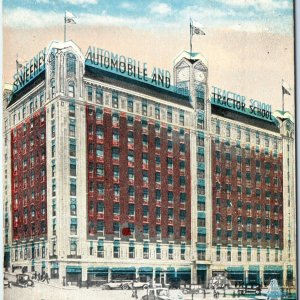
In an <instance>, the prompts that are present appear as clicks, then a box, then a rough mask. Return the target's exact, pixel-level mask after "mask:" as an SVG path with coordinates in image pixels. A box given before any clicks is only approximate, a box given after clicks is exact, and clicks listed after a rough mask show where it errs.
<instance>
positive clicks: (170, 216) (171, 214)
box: [168, 208, 174, 220]
mask: <svg viewBox="0 0 300 300" xmlns="http://www.w3.org/2000/svg"><path fill="white" fill-rule="evenodd" d="M173 217H174V210H173V208H168V220H173Z"/></svg>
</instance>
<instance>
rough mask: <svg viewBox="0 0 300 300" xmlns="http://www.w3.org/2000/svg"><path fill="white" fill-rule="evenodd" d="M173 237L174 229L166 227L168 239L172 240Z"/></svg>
mask: <svg viewBox="0 0 300 300" xmlns="http://www.w3.org/2000/svg"><path fill="white" fill-rule="evenodd" d="M173 235H174V228H173V226H168V237H169V238H172V237H173Z"/></svg>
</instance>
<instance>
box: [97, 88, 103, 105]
mask: <svg viewBox="0 0 300 300" xmlns="http://www.w3.org/2000/svg"><path fill="white" fill-rule="evenodd" d="M96 103H97V104H101V105H103V90H102V89H101V88H99V87H97V88H96Z"/></svg>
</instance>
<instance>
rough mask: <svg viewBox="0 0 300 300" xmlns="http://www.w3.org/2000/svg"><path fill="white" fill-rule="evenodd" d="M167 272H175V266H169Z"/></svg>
mask: <svg viewBox="0 0 300 300" xmlns="http://www.w3.org/2000/svg"><path fill="white" fill-rule="evenodd" d="M167 273H175V268H173V267H168V268H167Z"/></svg>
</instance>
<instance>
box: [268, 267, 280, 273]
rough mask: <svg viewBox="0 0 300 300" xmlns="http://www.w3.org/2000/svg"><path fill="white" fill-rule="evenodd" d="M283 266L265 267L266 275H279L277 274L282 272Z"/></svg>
mask: <svg viewBox="0 0 300 300" xmlns="http://www.w3.org/2000/svg"><path fill="white" fill-rule="evenodd" d="M282 271H283V269H282V266H265V268H264V272H266V273H274V272H275V273H277V272H282Z"/></svg>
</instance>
